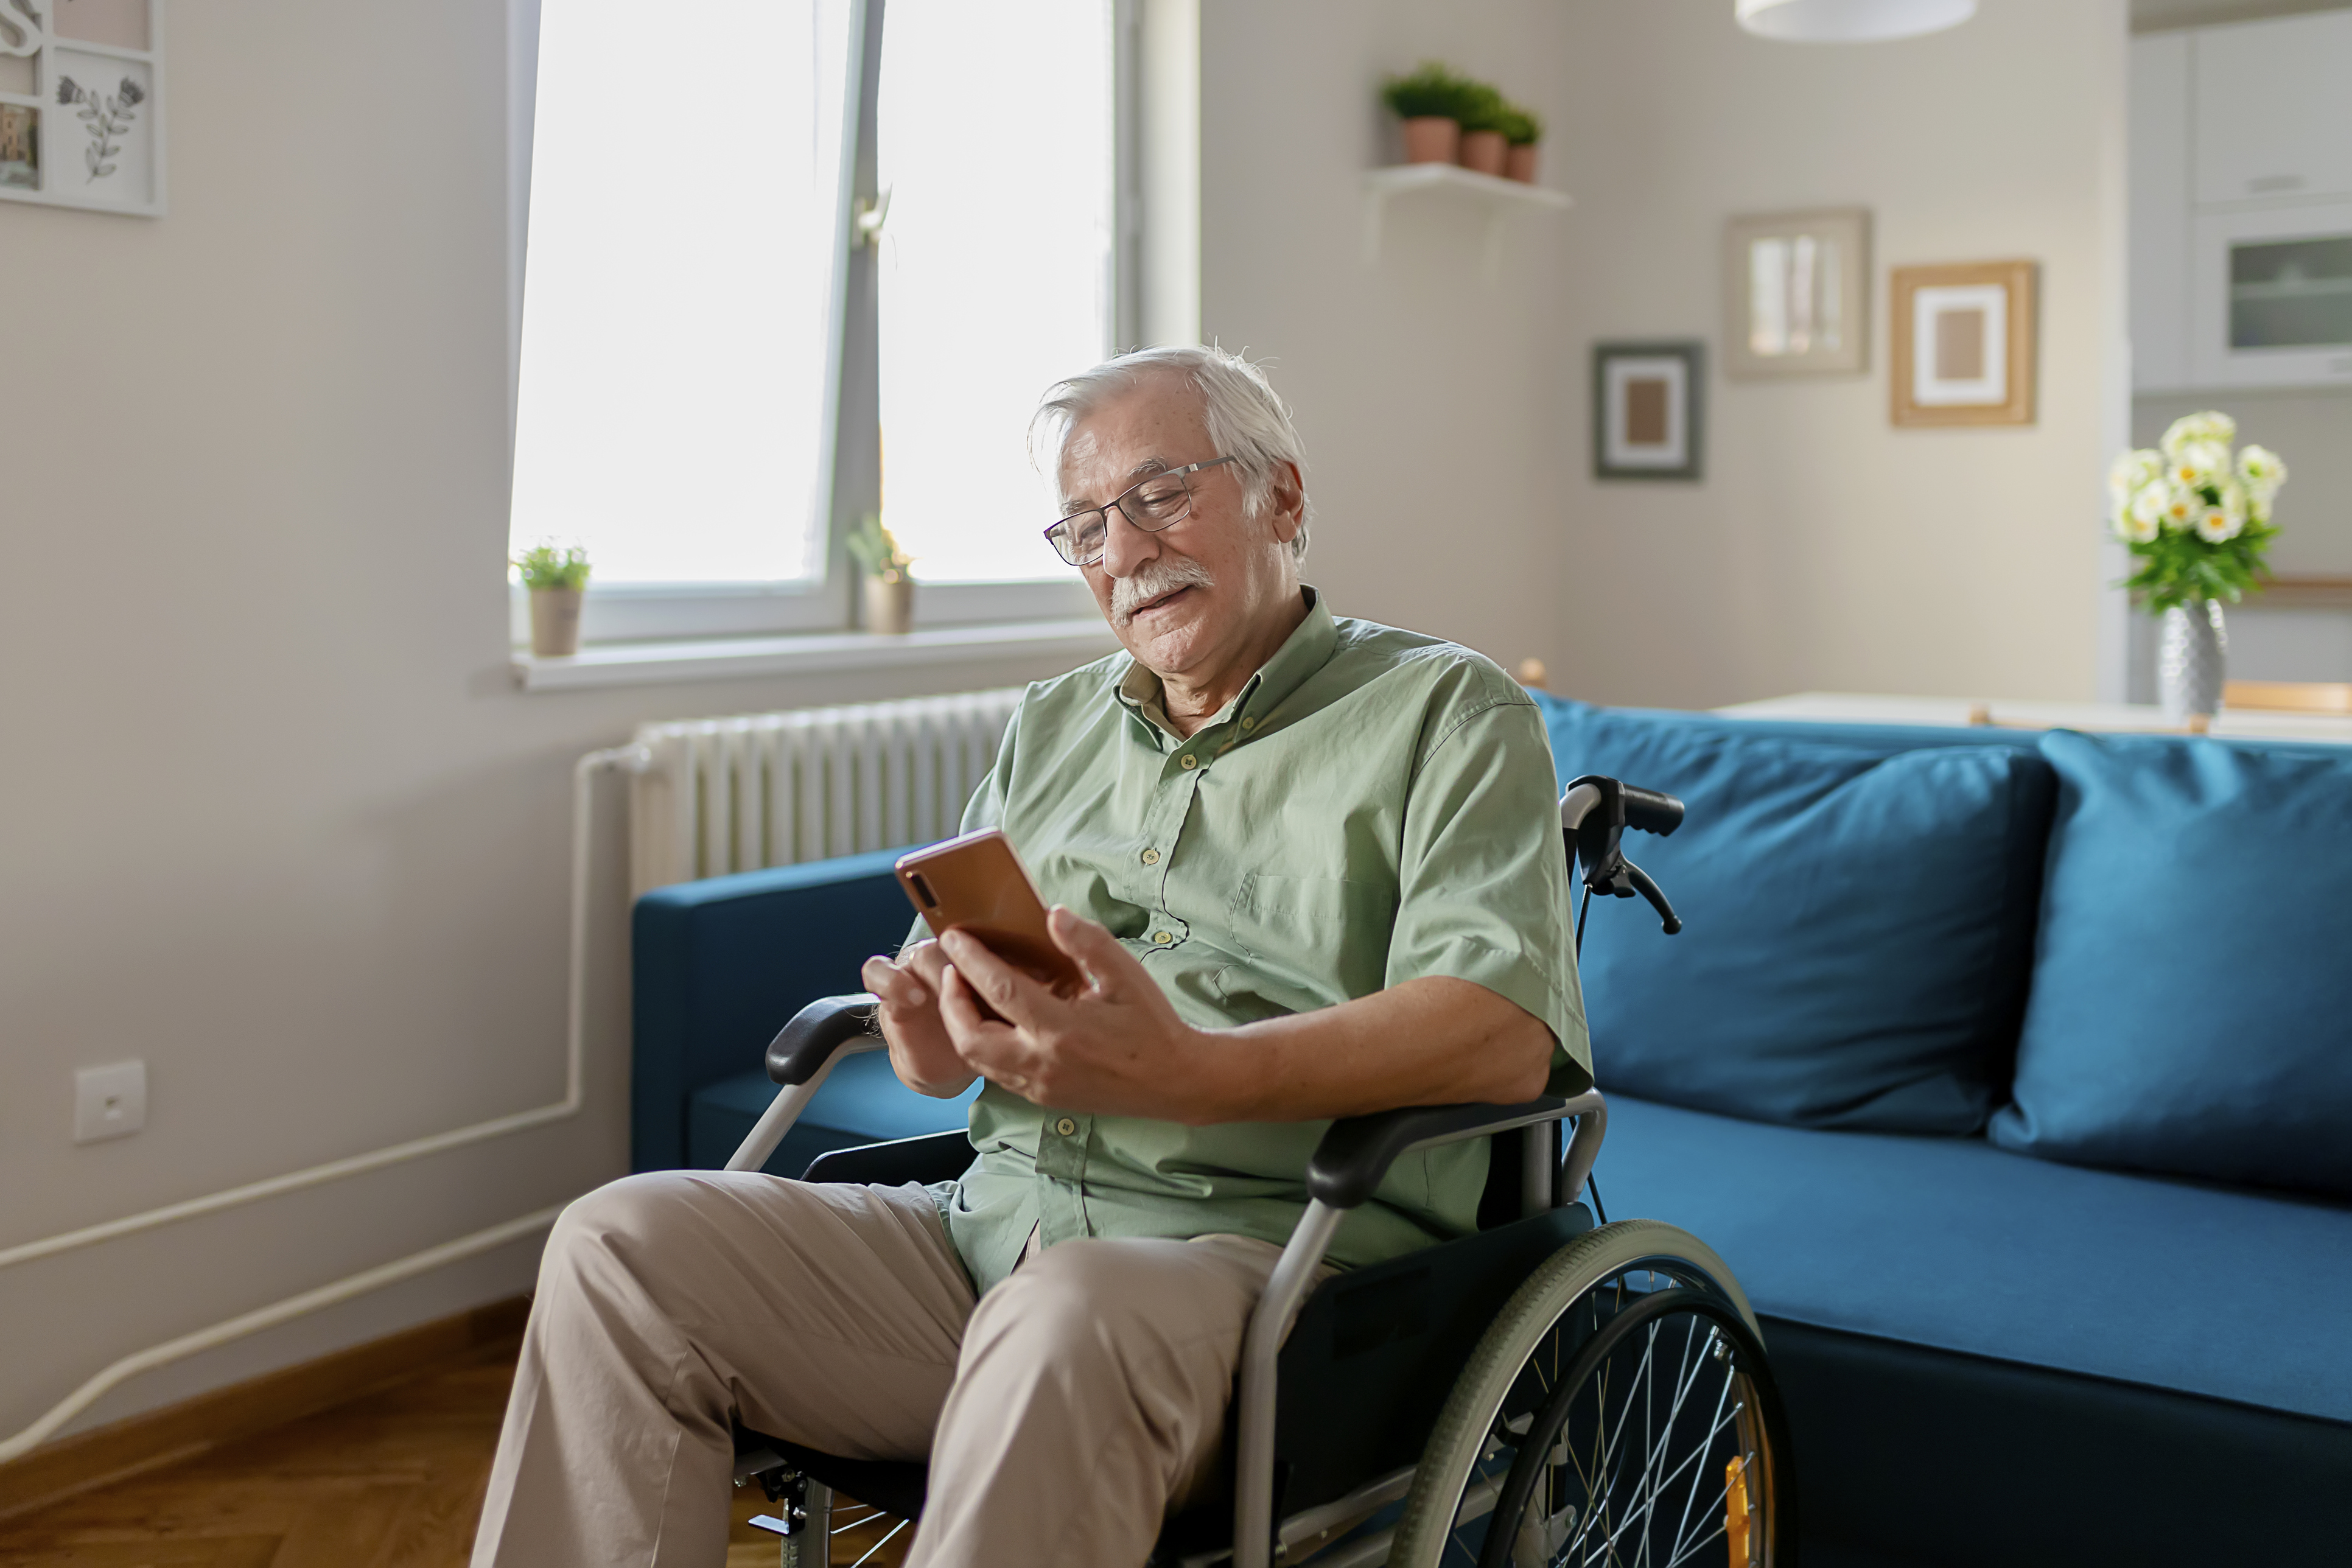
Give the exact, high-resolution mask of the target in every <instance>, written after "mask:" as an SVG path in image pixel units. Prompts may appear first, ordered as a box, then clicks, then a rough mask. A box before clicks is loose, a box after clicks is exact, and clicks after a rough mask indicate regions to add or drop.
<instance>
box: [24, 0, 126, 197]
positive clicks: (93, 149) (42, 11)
mask: <svg viewBox="0 0 2352 1568" xmlns="http://www.w3.org/2000/svg"><path fill="white" fill-rule="evenodd" d="M0 198H5V199H7V200H12V201H20V202H40V203H43V204H45V205H52V206H73V207H92V208H95V209H97V210H99V211H100V212H117V213H133V214H137V215H140V216H147V217H152V216H156V215H158V214H160V213H162V212H163V0H0Z"/></svg>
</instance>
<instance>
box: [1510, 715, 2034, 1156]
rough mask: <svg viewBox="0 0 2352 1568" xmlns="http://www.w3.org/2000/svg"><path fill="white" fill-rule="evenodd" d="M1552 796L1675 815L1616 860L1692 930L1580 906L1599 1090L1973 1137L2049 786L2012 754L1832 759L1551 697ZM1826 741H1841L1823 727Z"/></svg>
mask: <svg viewBox="0 0 2352 1568" xmlns="http://www.w3.org/2000/svg"><path fill="white" fill-rule="evenodd" d="M1544 707H1545V711H1546V718H1547V721H1548V727H1549V730H1550V731H1551V741H1552V754H1553V757H1554V760H1555V762H1556V763H1557V764H1558V766H1559V771H1560V774H1561V777H1562V778H1563V780H1565V779H1567V778H1569V777H1572V776H1574V775H1576V774H1578V773H1610V774H1614V775H1616V776H1618V777H1620V778H1622V779H1624V780H1625V781H1627V782H1628V783H1631V784H1642V785H1645V786H1647V787H1649V788H1653V789H1663V790H1667V791H1670V792H1672V793H1673V794H1675V795H1680V796H1681V797H1682V798H1683V800H1684V801H1685V803H1686V804H1687V805H1688V806H1689V808H1690V815H1689V816H1688V817H1687V819H1686V820H1685V823H1684V825H1683V827H1682V829H1681V831H1680V832H1678V833H1676V834H1675V836H1674V837H1672V838H1667V839H1656V838H1652V837H1647V836H1645V835H1643V834H1631V833H1629V834H1628V835H1627V836H1626V838H1625V848H1626V852H1627V854H1628V855H1629V856H1631V857H1632V858H1633V859H1634V860H1635V861H1636V862H1638V863H1639V864H1640V865H1641V866H1642V867H1643V868H1644V869H1646V870H1648V871H1649V872H1650V873H1651V874H1652V875H1654V877H1656V878H1657V879H1658V880H1659V882H1660V883H1661V884H1662V885H1664V889H1665V890H1666V894H1667V896H1668V897H1669V898H1671V899H1672V900H1674V902H1675V909H1676V910H1677V911H1678V912H1679V913H1680V914H1681V915H1682V917H1683V919H1684V921H1685V922H1686V923H1685V930H1684V931H1683V932H1682V934H1681V935H1679V936H1676V937H1673V938H1671V939H1668V938H1664V937H1662V936H1661V935H1660V934H1659V932H1658V930H1657V927H1656V926H1655V924H1654V923H1653V922H1652V921H1650V920H1649V919H1648V917H1647V915H1646V913H1645V912H1644V911H1643V910H1642V909H1641V907H1640V906H1638V905H1627V906H1624V907H1622V908H1613V909H1612V908H1609V907H1606V906H1605V905H1604V906H1603V907H1602V908H1601V909H1598V910H1594V911H1593V914H1592V919H1591V923H1590V926H1589V928H1588V930H1587V931H1586V935H1585V944H1584V958H1583V977H1584V992H1585V1006H1586V1011H1587V1014H1588V1015H1589V1016H1590V1018H1591V1025H1592V1052H1593V1063H1594V1068H1595V1071H1596V1074H1597V1076H1598V1078H1599V1079H1600V1083H1601V1088H1602V1089H1622V1090H1625V1091H1627V1092H1630V1093H1633V1094H1638V1095H1642V1096H1644V1097H1646V1098H1650V1099H1654V1100H1667V1101H1670V1102H1672V1103H1675V1104H1677V1105H1686V1106H1691V1107H1695V1108H1697V1109H1702V1110H1717V1111H1721V1112H1724V1113H1726V1114H1728V1115H1735V1116H1746V1117H1752V1118H1755V1119H1758V1120H1760V1121H1778V1122H1784V1123H1789V1124H1792V1125H1797V1126H1810V1127H1854V1128H1874V1129H1880V1130H1885V1131H1917V1132H1972V1131H1976V1130H1977V1129H1979V1127H1981V1126H1982V1125H1983V1124H1984V1120H1985V1116H1986V1113H1987V1112H1988V1111H1989V1110H1990V1109H1991V1108H1992V1105H1993V1104H1994V1102H1995V1100H1996V1098H1997V1094H1998V1090H1999V1088H2000V1084H2001V1082H2002V1080H2003V1079H2004V1077H2005V1075H2006V1070H2007V1064H2008V1057H2009V1054H2010V1052H2011V1049H2012V1048H2013V1047H2014V1044H2015V1039H2016V1030H2017V1022H2018V1016H2019V1012H2020V1010H2021V1005H2022V998H2023V989H2024V981H2025V975H2026V973H2027V969H2028V965H2029V962H2030V957H2031V952H2032V928H2033V918H2034V911H2035V907H2036V903H2037V900H2038V895H2039V890H2040V889H2039V884H2040V868H2041V860H2042V848H2043V841H2044V836H2045V834H2046V832H2047V828H2048V822H2049V811H2050V800H2051V795H2052V787H2053V781H2052V774H2051V772H2050V769H2049V766H2048V764H2046V763H2043V762H2042V759H2041V758H2040V757H2039V756H2038V755H2037V754H2036V753H2035V752H2033V751H2032V748H2031V746H2030V745H2021V744H2019V743H2016V742H2013V741H2011V742H1992V741H1988V742H1980V743H1975V744H1962V743H1951V742H1949V740H1948V737H1945V736H1938V737H1937V743H1933V744H1929V745H1926V746H1922V747H1918V748H1916V749H1914V748H1905V749H1893V750H1889V749H1886V747H1887V744H1888V742H1889V741H1890V740H1891V741H1892V742H1893V743H1894V744H1895V746H1896V747H1903V744H1904V742H1905V740H1906V739H1907V738H1908V736H1909V735H1910V733H1911V732H1910V731H1894V732H1893V734H1892V736H1888V735H1885V734H1881V733H1876V732H1874V731H1859V732H1858V733H1857V735H1856V737H1855V743H1853V744H1843V743H1828V742H1823V741H1821V740H1816V739H1812V738H1811V734H1813V733H1818V731H1805V732H1801V734H1800V735H1799V736H1797V737H1793V738H1792V737H1791V736H1790V735H1788V734H1785V733H1781V732H1778V731H1779V727H1777V726H1770V725H1758V724H1751V723H1746V722H1743V721H1737V720H1722V719H1711V718H1707V717H1706V716H1703V715H1695V714H1686V713H1643V712H1629V711H1622V710H1608V709H1601V708H1591V707H1587V706H1585V705H1584V704H1581V703H1574V702H1566V701H1561V700H1558V699H1545V700H1544ZM1832 733H1834V732H1833V731H1832Z"/></svg>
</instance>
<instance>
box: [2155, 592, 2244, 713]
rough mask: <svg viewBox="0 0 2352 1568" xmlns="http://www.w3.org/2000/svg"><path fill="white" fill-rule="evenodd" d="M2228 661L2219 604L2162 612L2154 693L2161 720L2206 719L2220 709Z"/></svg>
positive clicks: (2193, 602)
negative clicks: (2161, 706) (2161, 711)
mask: <svg viewBox="0 0 2352 1568" xmlns="http://www.w3.org/2000/svg"><path fill="white" fill-rule="evenodd" d="M2229 656H2230V633H2229V630H2228V628H2227V627H2225V626H2223V625H2222V624H2221V601H2220V600H2218V599H2192V600H2190V601H2189V603H2188V604H2186V605H2174V606H2173V607H2172V608H2171V609H2168V610H2167V611H2165V612H2164V641H2163V645H2162V647H2160V648H2159V649H2158V654H2157V660H2156V689H2157V694H2158V699H2159V700H2161V701H2162V702H2163V704H2164V716H2165V718H2167V719H2168V720H2169V721H2172V722H2173V723H2175V724H2182V723H2186V722H2188V721H2189V715H2191V714H2192V713H2195V714H2202V715H2204V716H2205V717H2206V718H2208V719H2210V718H2211V717H2212V716H2213V715H2214V714H2216V713H2218V712H2220V711H2221V681H2222V679H2223V677H2224V675H2225V673H2226V668H2225V667H2226V665H2227V663H2228V660H2229Z"/></svg>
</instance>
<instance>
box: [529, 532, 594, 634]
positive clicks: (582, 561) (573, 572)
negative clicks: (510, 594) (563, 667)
mask: <svg viewBox="0 0 2352 1568" xmlns="http://www.w3.org/2000/svg"><path fill="white" fill-rule="evenodd" d="M514 567H515V570H516V571H517V572H518V573H520V574H521V576H522V585H523V586H524V587H526V588H528V589H530V651H531V652H532V654H533V655H535V656H536V657H538V658H571V657H572V655H573V654H576V653H578V652H579V651H580V595H581V593H582V591H583V590H584V589H585V588H586V587H587V586H588V552H586V551H585V550H583V549H581V548H580V547H579V546H578V545H576V544H575V545H572V546H571V547H570V548H568V549H558V548H557V547H556V546H555V544H554V543H553V542H548V543H544V544H536V545H533V546H532V547H531V548H530V549H529V550H526V551H524V552H522V553H521V554H520V555H518V556H516V557H515V560H514Z"/></svg>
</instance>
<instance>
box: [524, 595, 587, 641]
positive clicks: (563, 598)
mask: <svg viewBox="0 0 2352 1568" xmlns="http://www.w3.org/2000/svg"><path fill="white" fill-rule="evenodd" d="M530 651H531V653H532V654H533V655H534V656H536V657H537V658H571V657H572V655H573V654H575V653H578V652H579V651H580V590H579V589H577V588H533V589H532V590H531V591H530Z"/></svg>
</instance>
